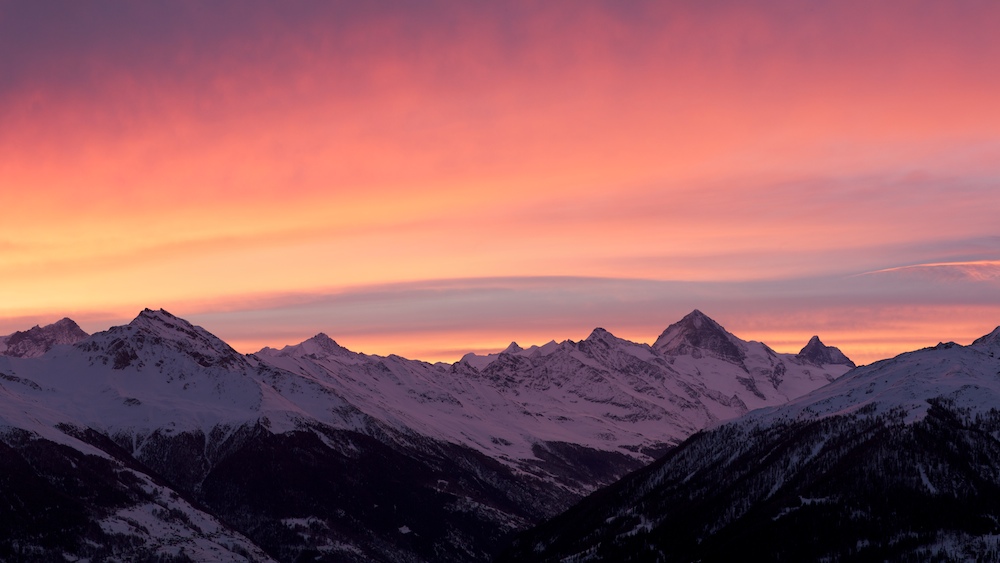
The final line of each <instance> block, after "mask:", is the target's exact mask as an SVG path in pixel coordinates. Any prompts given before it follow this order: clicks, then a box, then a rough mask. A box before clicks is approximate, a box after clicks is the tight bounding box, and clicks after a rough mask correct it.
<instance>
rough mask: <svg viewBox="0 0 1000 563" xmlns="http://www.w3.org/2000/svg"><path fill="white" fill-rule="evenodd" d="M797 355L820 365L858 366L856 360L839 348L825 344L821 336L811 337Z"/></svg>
mask: <svg viewBox="0 0 1000 563" xmlns="http://www.w3.org/2000/svg"><path fill="white" fill-rule="evenodd" d="M796 357H797V358H799V359H801V360H805V361H807V362H809V363H812V364H816V365H818V366H822V365H827V364H837V365H845V366H850V367H852V368H853V367H856V366H855V365H854V362H852V361H851V359H850V358H848V357H847V356H846V355H845V354H844V353H843V352H841V351H840V349H839V348H837V347H835V346H827V345H826V344H823V341H822V340H820V339H819V336H813V337H812V338H810V339H809V342H808V343H807V344H806V345H805V346H804V347H803V348H802V350H800V351H799V353H798V354H796Z"/></svg>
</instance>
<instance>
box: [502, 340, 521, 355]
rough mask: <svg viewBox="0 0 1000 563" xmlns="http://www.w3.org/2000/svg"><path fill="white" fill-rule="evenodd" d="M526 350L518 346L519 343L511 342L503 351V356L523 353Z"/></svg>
mask: <svg viewBox="0 0 1000 563" xmlns="http://www.w3.org/2000/svg"><path fill="white" fill-rule="evenodd" d="M523 351H524V348H521V347H520V346H518V345H517V342H511V343H510V344H509V345H508V346H507V347H506V348H504V349H503V351H502V352H500V353H501V354H517V353H518V352H523Z"/></svg>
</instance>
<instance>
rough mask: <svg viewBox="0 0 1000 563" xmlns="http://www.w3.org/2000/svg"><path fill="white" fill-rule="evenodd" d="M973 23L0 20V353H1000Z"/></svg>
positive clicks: (880, 16)
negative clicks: (191, 345) (663, 336)
mask: <svg viewBox="0 0 1000 563" xmlns="http://www.w3.org/2000/svg"><path fill="white" fill-rule="evenodd" d="M996 29H1000V3H997V2H994V1H977V0H968V1H962V2H927V1H921V0H912V1H886V2H868V1H862V2H852V1H843V2H839V1H838V2H825V1H815V2H801V1H794V2H782V1H768V2H748V1H733V2H727V1H716V0H707V1H703V2H628V3H623V2H594V1H586V0H584V1H565V2H561V1H552V2H516V1H511V2H433V1H427V2H389V1H373V2H353V1H351V2H348V1H343V2H336V1H330V2H325V1H324V2H308V1H301V2H291V3H276V2H256V1H239V2H235V1H217V2H184V1H179V2H174V1H171V2H166V1H164V2H156V1H151V2H126V1H94V2H71V1H63V2H59V1H52V2H34V1H10V0H0V212H2V215H0V217H2V219H0V221H2V222H0V334H8V333H10V332H13V331H15V330H23V329H26V328H28V327H30V326H32V325H34V324H43V325H44V324H47V323H50V322H54V321H56V320H58V319H60V318H62V317H65V316H69V317H71V318H73V319H74V320H76V321H77V322H79V323H80V325H81V326H82V327H83V328H84V329H85V330H87V331H89V332H94V331H98V330H104V329H106V328H108V327H109V326H112V325H116V324H122V323H125V322H128V321H129V320H130V319H131V318H133V317H134V316H135V315H136V314H138V312H139V311H140V310H142V309H143V308H145V307H149V308H154V309H155V308H164V309H167V310H168V311H170V312H171V313H173V314H176V315H179V316H182V317H184V318H187V319H188V320H191V321H192V322H195V323H196V324H200V325H201V326H203V327H205V328H206V329H208V330H210V331H211V332H213V333H215V334H216V335H218V336H219V337H221V338H223V339H224V340H226V341H227V342H229V343H230V344H231V345H233V346H234V347H235V348H236V349H237V350H239V351H241V352H254V351H256V350H258V349H260V348H261V347H263V346H273V347H280V346H283V345H286V344H293V343H297V342H300V341H302V340H304V339H306V338H308V337H310V336H312V335H314V334H316V333H318V332H321V331H322V332H325V333H327V334H329V335H330V336H331V337H333V338H334V339H335V340H337V341H338V342H339V343H340V344H341V345H343V346H346V347H348V348H350V349H352V350H355V351H359V352H365V353H375V354H389V353H395V354H399V355H402V356H405V357H409V358H416V359H422V360H427V361H441V360H443V361H455V360H457V359H458V358H460V357H461V356H462V355H463V354H464V353H466V352H469V351H475V352H479V353H485V352H495V351H498V350H500V349H503V348H504V347H506V346H507V344H508V343H510V342H511V341H517V342H518V343H519V344H521V345H522V346H527V345H531V344H543V343H545V342H547V341H549V340H553V339H555V340H557V341H561V340H564V339H573V340H579V339H582V338H585V337H586V336H587V335H588V334H589V333H590V331H591V330H592V329H593V328H595V327H598V326H600V327H603V328H606V329H607V330H609V331H611V332H612V333H614V334H615V335H617V336H619V337H622V338H628V339H631V340H634V341H638V342H647V343H652V342H653V341H654V340H655V338H656V336H657V335H658V334H659V333H660V332H661V331H662V330H663V329H664V328H665V327H666V326H667V325H669V324H670V323H673V322H675V321H677V320H678V319H680V318H681V317H682V316H683V315H684V314H686V313H688V312H690V311H691V310H693V309H699V310H701V311H703V312H704V313H706V314H708V315H709V316H711V317H712V318H714V319H715V320H716V321H718V322H719V323H720V324H722V325H723V326H725V327H726V328H727V329H728V330H729V331H730V332H733V333H734V334H736V335H737V336H739V337H741V338H743V339H746V340H758V341H762V342H765V343H767V344H769V345H770V346H771V347H772V348H774V349H776V350H778V351H783V352H789V351H791V352H794V351H797V350H798V349H800V348H801V347H802V346H803V345H804V344H805V343H806V341H807V340H808V339H809V337H810V336H812V335H813V334H818V335H820V337H821V338H822V339H823V341H824V342H825V343H827V344H830V345H835V346H838V347H840V348H841V349H842V350H843V351H844V352H845V353H847V354H848V355H849V356H850V357H852V358H853V359H854V360H855V361H856V362H858V363H869V362H871V361H875V360H878V359H881V358H886V357H891V356H893V355H895V354H898V353H900V352H903V351H906V350H911V349H915V348H920V347H924V346H932V345H934V344H937V343H938V342H941V341H956V342H959V343H962V344H965V343H968V342H971V341H972V340H973V339H975V338H976V337H978V336H981V335H983V334H986V333H988V332H990V331H991V330H992V329H993V328H995V327H996V326H997V325H1000V220H998V218H1000V104H998V103H997V100H1000V34H997V33H996Z"/></svg>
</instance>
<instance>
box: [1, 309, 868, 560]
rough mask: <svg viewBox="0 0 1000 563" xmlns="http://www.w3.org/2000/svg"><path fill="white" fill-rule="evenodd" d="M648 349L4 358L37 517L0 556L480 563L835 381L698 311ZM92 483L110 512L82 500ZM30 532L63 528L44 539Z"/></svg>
mask: <svg viewBox="0 0 1000 563" xmlns="http://www.w3.org/2000/svg"><path fill="white" fill-rule="evenodd" d="M29 332H30V331H29ZM664 335H665V336H664V337H661V339H660V340H658V341H657V343H656V344H654V345H653V346H648V345H645V344H636V343H633V342H629V341H626V340H622V339H619V338H617V337H615V336H613V335H611V334H610V333H608V332H607V331H605V330H603V329H595V330H594V332H593V333H592V334H591V335H590V336H589V337H588V338H587V339H586V340H583V341H580V342H573V341H571V340H567V341H563V342H561V343H555V342H553V343H550V344H547V345H545V346H542V347H536V346H532V347H530V348H527V349H521V348H520V347H518V346H516V345H512V346H511V347H509V348H508V349H507V350H505V351H504V352H502V353H500V354H497V355H495V356H485V357H484V356H467V357H466V358H464V359H463V360H462V361H460V362H457V363H455V364H454V365H450V366H449V365H445V364H436V365H431V364H427V363H425V362H418V361H413V360H407V359H404V358H401V357H398V356H389V357H379V356H368V355H364V354H357V353H354V352H351V351H349V350H347V349H345V348H343V347H341V346H339V345H337V344H336V343H335V342H334V341H333V340H332V339H330V338H329V337H328V336H326V335H324V334H320V335H317V336H316V337H313V338H311V339H309V340H307V341H305V342H302V343H300V344H297V345H294V346H286V347H285V348H283V349H281V350H276V349H271V348H265V349H264V350H261V351H260V352H258V353H257V354H251V355H241V354H239V353H237V352H236V351H234V350H233V349H232V348H231V347H229V346H228V345H227V344H226V343H225V342H223V341H222V340H220V339H219V338H217V337H215V336H214V335H212V334H211V333H209V332H207V331H206V330H204V329H202V328H200V327H197V326H193V325H191V324H190V323H188V322H187V321H184V320H183V319H179V318H177V317H175V316H173V315H171V314H169V313H167V312H166V311H162V310H160V311H152V310H148V309H147V310H144V311H143V312H142V313H140V314H139V316H138V317H136V319H135V320H133V321H132V322H131V323H129V324H128V325H125V326H119V327H113V328H111V329H109V330H107V331H105V332H100V333H96V334H94V335H92V336H89V337H86V338H84V339H82V340H79V341H77V342H75V343H74V344H72V345H64V346H53V347H51V349H50V350H49V351H48V352H46V353H44V354H43V355H41V356H39V357H34V358H26V357H0V442H2V443H3V444H4V447H6V448H8V453H9V454H10V456H9V457H10V459H11V460H15V461H12V463H15V464H19V465H17V467H18V468H19V469H17V471H15V472H14V473H13V474H14V475H16V476H17V479H15V480H14V481H13V483H14V489H12V490H27V488H37V487H41V488H42V489H44V490H45V491H47V492H46V493H45V494H47V495H49V497H46V498H49V499H50V500H49V501H46V502H50V501H51V502H50V504H47V505H45V506H46V507H48V508H46V510H45V512H44V514H47V515H49V516H46V517H45V518H42V520H38V519H37V518H36V522H35V525H34V526H35V527H27V528H23V529H21V528H17V529H19V530H21V532H19V533H18V534H19V535H14V536H10V539H8V540H6V543H5V542H4V541H0V557H5V556H7V557H9V558H10V557H17V556H19V555H18V554H19V553H20V554H21V555H24V554H28V556H30V557H29V558H31V557H35V558H42V559H45V558H54V557H56V556H60V554H61V553H67V554H71V555H73V556H76V557H89V558H98V559H100V558H119V559H132V558H135V557H142V558H157V557H159V558H171V557H175V558H179V559H183V556H184V554H188V556H190V557H193V558H194V559H201V558H202V557H200V556H194V555H191V554H194V553H201V554H206V553H218V554H225V555H224V556H220V557H219V558H221V559H233V560H238V559H241V558H242V559H244V560H251V561H256V560H267V559H268V558H275V559H278V560H289V561H292V560H299V559H303V558H305V559H308V558H312V559H314V560H331V561H476V560H482V559H484V558H488V557H489V556H490V555H491V554H492V553H493V552H495V550H497V549H498V548H499V547H500V546H501V545H502V543H503V542H504V541H505V538H507V537H508V536H509V535H510V534H511V533H513V532H515V531H517V530H520V529H524V528H526V527H528V526H530V525H532V524H534V523H536V522H538V521H540V520H541V519H542V518H544V517H548V516H551V515H553V514H555V513H556V512H558V511H560V510H562V509H564V508H566V507H568V506H569V505H570V504H571V503H572V502H574V501H576V500H577V499H579V498H580V497H581V496H582V495H583V494H585V493H587V492H589V491H592V490H594V489H595V488H596V487H598V486H600V485H603V484H606V483H609V482H612V481H613V480H615V479H617V478H619V477H620V476H622V475H624V474H625V473H626V472H628V471H630V470H633V469H636V468H638V467H640V466H641V465H642V464H644V463H646V462H648V461H649V460H650V459H652V456H653V455H654V454H656V453H658V452H661V451H663V450H664V449H665V448H667V447H669V446H671V445H673V444H675V443H677V442H679V441H680V440H681V439H683V438H684V437H686V436H687V435H689V434H691V433H692V432H695V431H697V430H698V429H700V428H702V427H704V426H706V425H708V424H713V423H715V422H717V421H719V420H723V419H726V418H730V417H733V416H737V415H739V414H742V413H744V412H746V411H747V410H748V409H750V408H754V407H757V406H763V405H774V404H779V403H781V402H785V401H787V400H788V399H791V398H794V397H796V396H797V395H799V394H801V393H802V392H805V391H808V390H811V389H815V388H817V387H819V386H820V385H823V384H825V383H827V382H829V381H830V380H833V379H834V378H835V377H836V376H838V375H840V374H842V373H843V372H845V371H846V370H847V369H848V366H847V365H846V364H843V363H836V362H834V363H822V361H823V360H824V359H826V358H835V359H836V356H834V355H832V352H829V354H828V355H827V356H823V355H819V356H815V355H807V354H800V355H798V356H796V355H790V354H777V353H775V352H773V351H772V350H770V349H769V348H767V347H766V346H764V345H763V344H760V343H757V342H744V341H742V340H740V339H738V338H736V337H735V336H733V335H731V334H729V333H728V332H726V331H725V330H724V329H722V327H720V326H719V325H718V324H717V323H715V322H714V321H712V320H711V319H709V318H708V317H706V316H704V315H703V314H701V313H700V312H697V311H695V312H694V313H692V314H690V315H688V316H687V317H685V318H684V319H683V320H682V321H680V322H679V323H677V324H675V325H672V326H671V327H670V328H668V329H667V331H666V332H665V333H664ZM820 346H822V345H821V344H820ZM813 347H815V344H814V345H813ZM821 351H822V350H821ZM814 358H820V360H819V362H817V360H815V359H814ZM16 460H21V461H16ZM50 464H51V465H52V466H51V467H49V465H50ZM73 467H86V468H90V469H87V473H86V474H85V475H82V476H80V477H79V478H70V477H68V475H70V474H72V468H73ZM133 474H134V475H133ZM18 479H19V480H18ZM99 482H103V483H106V487H105V489H106V490H107V496H106V497H101V499H95V498H91V497H88V496H87V495H86V494H84V493H83V492H82V491H85V490H89V488H94V487H98V486H97V483H99ZM105 489H100V490H105ZM81 495H82V496H81ZM59 499H71V500H72V502H70V503H69V504H68V505H67V504H60V502H62V501H59ZM11 500H12V502H11V504H10V507H11V508H10V510H9V511H5V510H6V509H4V508H3V506H2V505H3V503H0V521H7V520H11V521H13V520H18V521H31V515H32V514H36V512H34V509H33V508H32V507H33V504H32V502H20V501H16V499H14V498H13V497H11ZM39 502H41V501H39ZM46 518H48V519H49V520H51V519H56V520H58V521H62V520H66V521H67V522H70V521H71V522H75V523H76V524H74V526H76V527H71V529H72V530H73V531H71V532H66V533H61V534H60V535H59V536H58V537H59V538H61V539H57V538H56V537H55V536H46V535H44V534H42V536H38V535H37V534H39V533H42V532H40V530H44V527H45V522H46ZM25 519H27V520H25ZM95 524H96V527H95ZM49 525H51V526H55V527H54V528H53V529H63V528H59V527H58V526H57V522H54V521H49ZM66 529H70V528H66ZM22 532H23V533H22ZM174 536H176V537H174ZM164 537H170V538H173V539H171V540H170V541H166V542H165V541H162V538H164ZM156 538H160V540H157V539H156ZM130 546H131V547H130ZM181 547H184V549H183V551H182V550H181ZM18 550H20V551H18ZM206 557H207V556H206Z"/></svg>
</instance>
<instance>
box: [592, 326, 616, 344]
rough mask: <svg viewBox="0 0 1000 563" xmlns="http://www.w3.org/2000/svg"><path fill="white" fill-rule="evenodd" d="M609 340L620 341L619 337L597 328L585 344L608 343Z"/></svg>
mask: <svg viewBox="0 0 1000 563" xmlns="http://www.w3.org/2000/svg"><path fill="white" fill-rule="evenodd" d="M609 340H610V341H614V340H618V337H617V336H615V335H613V334H611V333H610V332H608V331H607V330H605V329H603V328H601V327H597V328H595V329H594V330H592V331H591V332H590V336H588V337H587V339H586V340H585V342H607V341H609Z"/></svg>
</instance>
